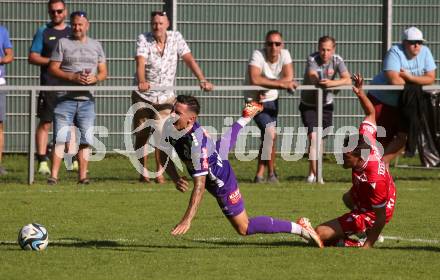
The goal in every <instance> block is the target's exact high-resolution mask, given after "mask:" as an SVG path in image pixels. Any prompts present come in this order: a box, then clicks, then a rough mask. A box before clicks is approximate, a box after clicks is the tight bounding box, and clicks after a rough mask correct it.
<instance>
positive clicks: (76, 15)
mask: <svg viewBox="0 0 440 280" xmlns="http://www.w3.org/2000/svg"><path fill="white" fill-rule="evenodd" d="M73 17H85V18H87V13H86V12H83V11H75V12H73V13H71V14H70V18H73Z"/></svg>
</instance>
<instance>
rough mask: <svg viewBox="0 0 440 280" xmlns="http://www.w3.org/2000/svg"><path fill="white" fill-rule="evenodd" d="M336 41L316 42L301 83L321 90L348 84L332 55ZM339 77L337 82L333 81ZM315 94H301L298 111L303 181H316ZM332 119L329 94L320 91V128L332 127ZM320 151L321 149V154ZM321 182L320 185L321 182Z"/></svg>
mask: <svg viewBox="0 0 440 280" xmlns="http://www.w3.org/2000/svg"><path fill="white" fill-rule="evenodd" d="M335 50H336V41H335V39H334V38H333V37H330V36H323V37H321V38H319V41H318V51H317V52H315V53H313V54H311V55H310V56H309V57H308V58H307V65H306V70H305V73H304V84H305V85H315V86H318V87H322V88H324V89H326V88H330V87H337V86H342V85H349V84H351V79H350V73H349V72H348V70H347V67H346V66H345V63H344V60H343V59H342V57H341V56H339V55H337V54H335ZM337 74H339V77H340V79H336V75H337ZM316 103H317V92H316V91H302V92H301V104H300V106H299V110H300V112H301V119H302V122H303V124H304V126H305V127H307V136H308V139H309V175H308V177H307V182H309V183H313V182H315V181H316V160H317V159H316V147H315V143H316V134H317V133H316V127H317V126H318V118H317V111H316V108H317V107H316ZM332 119H333V93H332V92H331V91H327V90H326V91H324V104H323V119H322V125H323V129H325V128H327V127H330V126H332ZM322 150H323V149H322V148H321V151H322ZM321 183H322V182H321Z"/></svg>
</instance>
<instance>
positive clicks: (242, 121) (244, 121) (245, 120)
mask: <svg viewBox="0 0 440 280" xmlns="http://www.w3.org/2000/svg"><path fill="white" fill-rule="evenodd" d="M251 120H252V118H251V117H247V118H244V117H240V118H239V119H238V120H237V123H238V124H239V125H241V126H242V127H245V126H246V125H247V124H248V123H249V122H250V121H251Z"/></svg>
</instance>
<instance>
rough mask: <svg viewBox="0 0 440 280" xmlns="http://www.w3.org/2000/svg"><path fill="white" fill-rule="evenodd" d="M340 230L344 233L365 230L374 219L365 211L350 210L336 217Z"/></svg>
mask: <svg viewBox="0 0 440 280" xmlns="http://www.w3.org/2000/svg"><path fill="white" fill-rule="evenodd" d="M373 215H374V214H373ZM338 222H339V224H340V225H341V227H342V231H343V232H344V233H345V234H346V235H351V234H355V233H359V232H365V231H366V230H367V229H369V228H371V227H372V226H373V224H374V220H373V219H372V218H371V217H370V216H369V215H367V214H366V213H356V212H350V213H346V214H344V215H342V216H341V217H339V218H338Z"/></svg>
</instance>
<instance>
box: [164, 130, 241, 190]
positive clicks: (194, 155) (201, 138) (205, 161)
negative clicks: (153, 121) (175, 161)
mask: <svg viewBox="0 0 440 280" xmlns="http://www.w3.org/2000/svg"><path fill="white" fill-rule="evenodd" d="M241 128H242V127H241V126H240V125H239V124H237V123H234V125H233V126H232V128H231V131H232V133H231V134H232V137H228V139H227V140H228V143H226V144H229V145H228V147H232V146H234V144H235V141H236V138H237V137H236V135H237V134H238V132H239V131H240V129H241ZM229 136H231V135H229ZM225 139H226V138H225V137H223V138H222V140H221V141H219V142H218V143H214V141H213V140H212V138H211V137H210V136H209V135H208V133H207V132H206V131H205V130H204V129H203V128H202V127H201V126H200V124H199V123H197V122H196V123H194V125H193V127H192V129H191V130H190V131H188V132H187V133H186V134H185V135H183V136H182V137H180V138H179V139H177V140H176V139H173V138H171V137H169V142H170V144H171V145H172V146H173V147H174V149H175V150H176V152H177V154H178V155H179V158H180V159H181V160H182V162H183V163H184V164H185V166H186V168H187V169H188V173H189V174H190V175H191V176H192V177H197V176H203V175H206V189H207V190H208V191H209V192H210V193H211V194H212V195H214V196H215V197H216V198H218V197H222V196H225V195H227V194H229V193H230V192H231V190H233V189H236V188H237V185H238V183H237V179H236V177H235V174H234V171H233V170H232V167H231V165H230V163H229V161H228V160H227V156H225V158H226V159H223V158H222V157H221V156H220V154H219V147H222V146H223V144H221V143H222V141H224V140H225ZM228 151H229V149H228Z"/></svg>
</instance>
